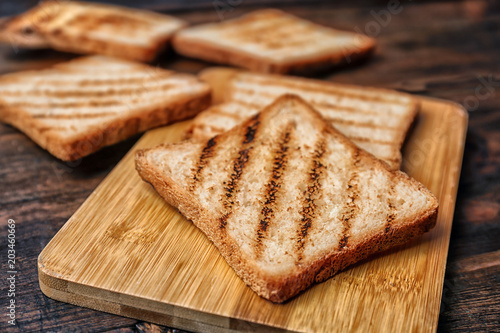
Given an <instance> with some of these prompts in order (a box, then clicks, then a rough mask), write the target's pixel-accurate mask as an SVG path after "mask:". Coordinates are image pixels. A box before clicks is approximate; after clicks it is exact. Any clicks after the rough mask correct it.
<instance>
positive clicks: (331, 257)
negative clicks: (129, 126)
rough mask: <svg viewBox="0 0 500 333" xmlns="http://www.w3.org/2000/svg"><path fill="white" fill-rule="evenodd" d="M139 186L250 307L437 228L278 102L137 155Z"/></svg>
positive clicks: (418, 198)
mask: <svg viewBox="0 0 500 333" xmlns="http://www.w3.org/2000/svg"><path fill="white" fill-rule="evenodd" d="M136 168H137V170H138V172H139V174H140V176H141V177H142V178H143V179H144V180H145V181H146V182H148V183H150V184H151V185H153V187H154V188H155V189H156V191H157V192H158V193H159V194H160V195H161V196H162V197H163V198H164V199H165V200H166V201H167V202H168V203H169V204H171V205H172V206H174V207H176V208H177V209H179V211H180V212H181V213H182V214H183V215H184V216H185V217H186V218H187V219H189V220H192V221H193V223H194V224H195V226H197V227H198V228H200V229H201V230H202V231H203V232H204V233H205V234H206V235H207V237H208V238H209V239H210V240H211V241H212V242H213V243H214V244H215V246H216V247H217V248H218V249H219V251H220V252H221V254H222V255H223V257H224V258H225V259H226V261H227V262H228V263H229V265H230V266H231V267H232V268H233V269H234V270H235V271H236V273H237V274H238V275H239V276H240V277H241V278H242V279H243V281H244V282H245V283H246V284H247V285H248V286H250V287H251V288H252V289H253V290H254V291H255V292H256V293H257V294H258V295H260V296H262V297H264V298H266V299H269V300H271V301H273V302H283V301H286V300H287V299H289V298H290V297H293V296H294V295H296V294H298V293H299V292H301V291H302V290H304V289H306V288H308V287H309V286H310V285H311V284H313V283H318V282H322V281H324V280H326V279H328V278H329V277H331V276H332V275H334V274H336V273H337V272H338V271H340V270H342V269H344V268H346V267H347V266H349V265H351V264H353V263H355V262H358V261H360V260H362V259H364V258H366V257H368V256H370V255H372V254H373V253H376V252H379V251H383V250H385V249H388V248H390V247H393V246H396V245H398V244H402V243H404V242H406V241H408V240H409V239H411V238H413V237H415V236H417V235H420V234H422V233H424V232H426V231H428V230H429V229H430V228H432V227H433V226H434V224H435V222H436V216H437V209H438V203H437V200H436V198H435V197H434V196H433V195H432V194H431V193H430V192H429V191H428V190H427V189H426V188H425V187H424V186H422V185H421V184H420V183H418V182H417V181H415V180H414V179H412V178H410V177H408V176H407V175H406V174H404V173H402V172H400V171H390V170H389V169H388V168H387V166H386V164H385V163H382V162H381V161H380V160H378V159H376V158H374V157H373V156H372V155H370V154H368V153H366V152H365V151H364V150H362V149H359V148H358V147H357V146H356V145H354V144H353V143H351V141H349V140H348V139H347V138H346V137H345V136H344V135H342V134H341V133H340V132H338V131H337V130H335V129H334V128H333V127H332V126H331V124H330V123H328V122H327V121H325V120H324V119H323V118H322V116H321V115H320V114H319V113H318V112H316V111H315V110H314V109H312V108H311V107H310V106H309V105H308V104H307V103H306V102H304V101H303V100H302V99H300V98H299V97H297V96H293V95H285V96H282V97H280V98H279V99H278V100H277V101H276V102H274V103H273V104H272V105H270V106H268V107H267V108H265V109H264V111H262V112H261V113H259V114H257V115H255V116H254V117H252V118H250V119H248V120H247V121H246V122H244V123H242V124H240V125H238V126H237V127H234V128H233V129H232V130H230V131H228V132H225V133H223V134H220V135H218V136H215V137H213V138H211V139H208V140H205V141H203V142H198V141H192V140H190V141H183V142H179V143H174V144H168V145H160V146H157V147H155V148H151V149H145V150H139V151H138V152H137V153H136Z"/></svg>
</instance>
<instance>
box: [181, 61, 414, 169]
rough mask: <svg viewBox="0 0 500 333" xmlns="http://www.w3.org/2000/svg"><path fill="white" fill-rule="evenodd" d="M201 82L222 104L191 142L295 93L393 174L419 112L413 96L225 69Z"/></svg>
mask: <svg viewBox="0 0 500 333" xmlns="http://www.w3.org/2000/svg"><path fill="white" fill-rule="evenodd" d="M199 77H200V78H201V79H202V80H204V81H206V82H208V83H209V84H210V85H211V86H212V94H213V100H214V102H215V103H223V104H219V105H215V106H213V107H212V108H210V109H208V110H206V111H204V112H202V113H200V114H199V115H198V116H197V117H196V118H195V120H194V121H193V124H192V125H191V127H190V128H189V130H188V133H187V136H188V137H194V138H196V139H204V138H210V137H212V136H214V135H216V134H219V133H222V132H224V131H226V130H228V129H230V128H232V127H233V126H235V125H237V124H239V123H241V122H242V121H243V120H245V119H247V118H248V117H251V116H253V115H254V114H256V113H257V112H259V111H260V110H261V109H262V108H263V107H265V106H266V105H268V104H270V103H272V102H273V101H274V100H275V99H276V98H278V97H279V96H281V95H283V94H285V93H293V94H296V95H299V96H301V97H302V98H303V99H304V100H306V101H307V102H308V103H311V105H312V106H313V107H314V108H315V109H316V110H318V111H319V112H320V113H321V114H322V115H323V117H325V118H326V119H327V120H328V121H329V122H330V123H331V124H332V125H333V126H334V127H335V128H336V129H338V130H339V131H340V132H342V133H343V134H344V135H346V136H347V137H348V138H349V139H350V140H351V141H353V142H354V143H355V144H357V145H358V146H359V147H361V148H363V149H365V150H366V151H368V152H370V153H372V154H373V155H374V156H376V157H378V158H380V159H381V160H383V161H385V162H386V163H387V164H389V166H390V167H391V168H392V169H394V170H396V169H399V167H400V164H401V159H402V156H401V147H402V146H403V144H404V141H405V138H406V135H407V133H408V131H409V129H410V127H411V124H412V123H413V121H414V119H415V117H416V115H417V113H418V108H419V103H418V101H417V100H416V99H415V98H413V97H412V96H410V95H407V94H404V93H399V92H396V91H392V90H387V89H379V88H368V87H361V86H351V85H345V84H336V83H333V82H327V81H318V80H311V79H303V78H297V77H291V76H279V75H269V74H257V73H249V72H244V71H237V70H233V69H227V68H210V69H207V70H205V71H203V72H201V73H200V75H199Z"/></svg>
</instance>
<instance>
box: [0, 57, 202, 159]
mask: <svg viewBox="0 0 500 333" xmlns="http://www.w3.org/2000/svg"><path fill="white" fill-rule="evenodd" d="M0 87H1V89H0V121H2V122H5V123H8V124H11V125H13V126H15V127H17V128H18V129H19V130H21V131H22V132H24V133H25V134H26V135H28V136H29V137H30V138H31V139H32V140H33V141H35V142H36V143H37V144H39V145H40V146H41V147H42V148H44V149H46V150H48V151H49V152H50V153H51V154H53V155H54V156H56V157H58V158H60V159H62V160H65V161H72V160H76V159H78V158H81V157H83V156H86V155H89V154H91V153H93V152H95V151H97V150H98V149H100V148H102V147H104V146H108V145H111V144H114V143H116V142H118V141H121V140H124V139H126V138H128V137H130V136H132V135H134V134H136V133H140V132H143V131H145V130H147V129H150V128H152V127H157V126H161V125H166V124H168V123H171V122H175V121H179V120H182V119H187V118H191V117H193V116H195V115H196V114H197V113H198V112H200V111H202V110H204V109H205V108H206V107H208V106H209V105H210V87H209V86H208V85H207V84H206V83H203V82H200V81H199V80H198V79H197V78H196V77H195V76H193V75H189V74H181V73H176V72H173V71H168V70H164V69H160V68H157V67H152V66H148V65H144V64H140V63H136V62H130V61H126V60H122V59H116V58H110V57H106V56H88V57H82V58H79V59H75V60H72V61H69V62H65V63H61V64H58V65H55V66H53V67H51V68H48V69H43V70H34V71H26V72H18V73H13V74H7V75H4V76H2V77H0Z"/></svg>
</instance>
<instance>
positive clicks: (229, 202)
mask: <svg viewBox="0 0 500 333" xmlns="http://www.w3.org/2000/svg"><path fill="white" fill-rule="evenodd" d="M259 116H260V114H257V115H255V116H254V117H252V119H251V120H250V124H249V125H248V126H247V129H246V132H245V134H244V139H243V142H242V147H241V148H240V151H239V152H238V157H237V158H236V160H235V161H234V163H233V171H232V173H231V176H230V177H229V181H228V182H227V186H226V187H225V188H224V190H225V194H224V198H223V200H224V210H225V213H224V214H223V215H222V217H221V218H220V224H219V227H220V229H225V228H226V225H227V220H228V218H229V216H230V215H231V213H232V207H233V205H234V195H235V194H236V193H237V192H238V182H239V180H240V178H241V175H242V174H243V171H244V169H245V166H246V165H247V162H248V159H249V157H250V151H251V150H252V149H253V146H250V143H252V141H253V140H254V138H255V133H256V132H257V129H258V127H259V124H260V121H259Z"/></svg>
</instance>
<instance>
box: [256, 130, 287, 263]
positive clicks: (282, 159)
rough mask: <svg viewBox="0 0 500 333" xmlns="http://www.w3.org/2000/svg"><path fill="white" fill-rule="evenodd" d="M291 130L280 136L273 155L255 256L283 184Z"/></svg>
mask: <svg viewBox="0 0 500 333" xmlns="http://www.w3.org/2000/svg"><path fill="white" fill-rule="evenodd" d="M290 132H291V128H290V127H289V128H287V129H285V131H284V132H283V133H282V134H281V137H280V141H279V147H278V149H277V150H276V151H275V153H274V158H273V169H272V173H271V176H270V178H269V181H268V182H267V185H266V201H265V203H264V206H263V207H262V210H261V212H260V216H261V220H260V222H259V225H258V227H257V249H256V250H257V256H258V255H260V253H261V251H262V239H263V238H265V236H266V234H267V230H268V228H269V224H270V222H271V221H272V219H273V218H274V206H275V205H276V197H277V194H278V191H279V190H280V189H281V185H282V183H283V179H282V177H283V174H284V173H285V169H286V165H287V162H288V160H287V154H288V143H289V142H290V136H291V135H290Z"/></svg>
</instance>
